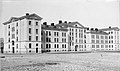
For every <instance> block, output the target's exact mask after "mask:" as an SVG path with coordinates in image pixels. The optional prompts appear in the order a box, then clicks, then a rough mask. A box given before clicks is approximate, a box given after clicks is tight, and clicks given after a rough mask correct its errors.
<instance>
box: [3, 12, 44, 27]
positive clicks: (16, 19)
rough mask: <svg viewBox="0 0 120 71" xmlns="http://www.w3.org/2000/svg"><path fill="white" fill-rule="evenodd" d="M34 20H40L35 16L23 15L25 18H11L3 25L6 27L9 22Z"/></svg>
mask: <svg viewBox="0 0 120 71" xmlns="http://www.w3.org/2000/svg"><path fill="white" fill-rule="evenodd" d="M25 18H26V19H35V20H42V18H41V17H40V16H38V15H37V14H34V13H33V14H30V15H25V16H22V17H11V18H10V19H9V21H7V22H4V23H3V24H4V25H6V24H9V23H11V22H15V21H18V20H22V19H25Z"/></svg>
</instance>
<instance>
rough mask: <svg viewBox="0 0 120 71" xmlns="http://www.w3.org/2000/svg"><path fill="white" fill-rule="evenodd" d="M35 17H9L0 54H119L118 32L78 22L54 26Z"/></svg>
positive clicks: (119, 32)
mask: <svg viewBox="0 0 120 71" xmlns="http://www.w3.org/2000/svg"><path fill="white" fill-rule="evenodd" d="M41 20H42V18H41V17H40V16H38V15H36V14H28V13H27V14H26V15H25V16H22V17H12V18H11V19H10V20H9V21H7V22H5V23H3V24H4V25H5V40H4V46H5V47H4V53H11V54H22V53H64V52H92V51H93V52H94V51H120V29H119V28H118V27H109V28H103V29H97V28H95V29H94V28H91V29H89V28H88V27H85V26H83V25H82V24H80V23H79V22H67V21H64V22H63V21H61V20H60V21H59V23H57V24H56V25H54V23H52V24H51V25H47V22H44V23H43V24H41Z"/></svg>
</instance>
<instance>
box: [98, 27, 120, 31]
mask: <svg viewBox="0 0 120 71" xmlns="http://www.w3.org/2000/svg"><path fill="white" fill-rule="evenodd" d="M99 30H101V31H110V30H120V29H119V28H118V27H111V28H103V29H99Z"/></svg>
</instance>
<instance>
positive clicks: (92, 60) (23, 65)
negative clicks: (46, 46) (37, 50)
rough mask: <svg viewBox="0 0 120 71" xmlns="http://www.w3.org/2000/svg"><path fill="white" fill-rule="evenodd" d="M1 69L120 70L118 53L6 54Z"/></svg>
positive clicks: (10, 70) (27, 70) (58, 70)
mask: <svg viewBox="0 0 120 71" xmlns="http://www.w3.org/2000/svg"><path fill="white" fill-rule="evenodd" d="M0 61H1V62H0V66H1V71H120V53H76V54H36V55H33V54H32V55H6V57H5V58H0Z"/></svg>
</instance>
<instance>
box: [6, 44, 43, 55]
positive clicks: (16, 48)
mask: <svg viewBox="0 0 120 71" xmlns="http://www.w3.org/2000/svg"><path fill="white" fill-rule="evenodd" d="M4 53H9V54H26V53H41V42H15V43H14V45H13V44H12V43H5V47H4Z"/></svg>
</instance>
